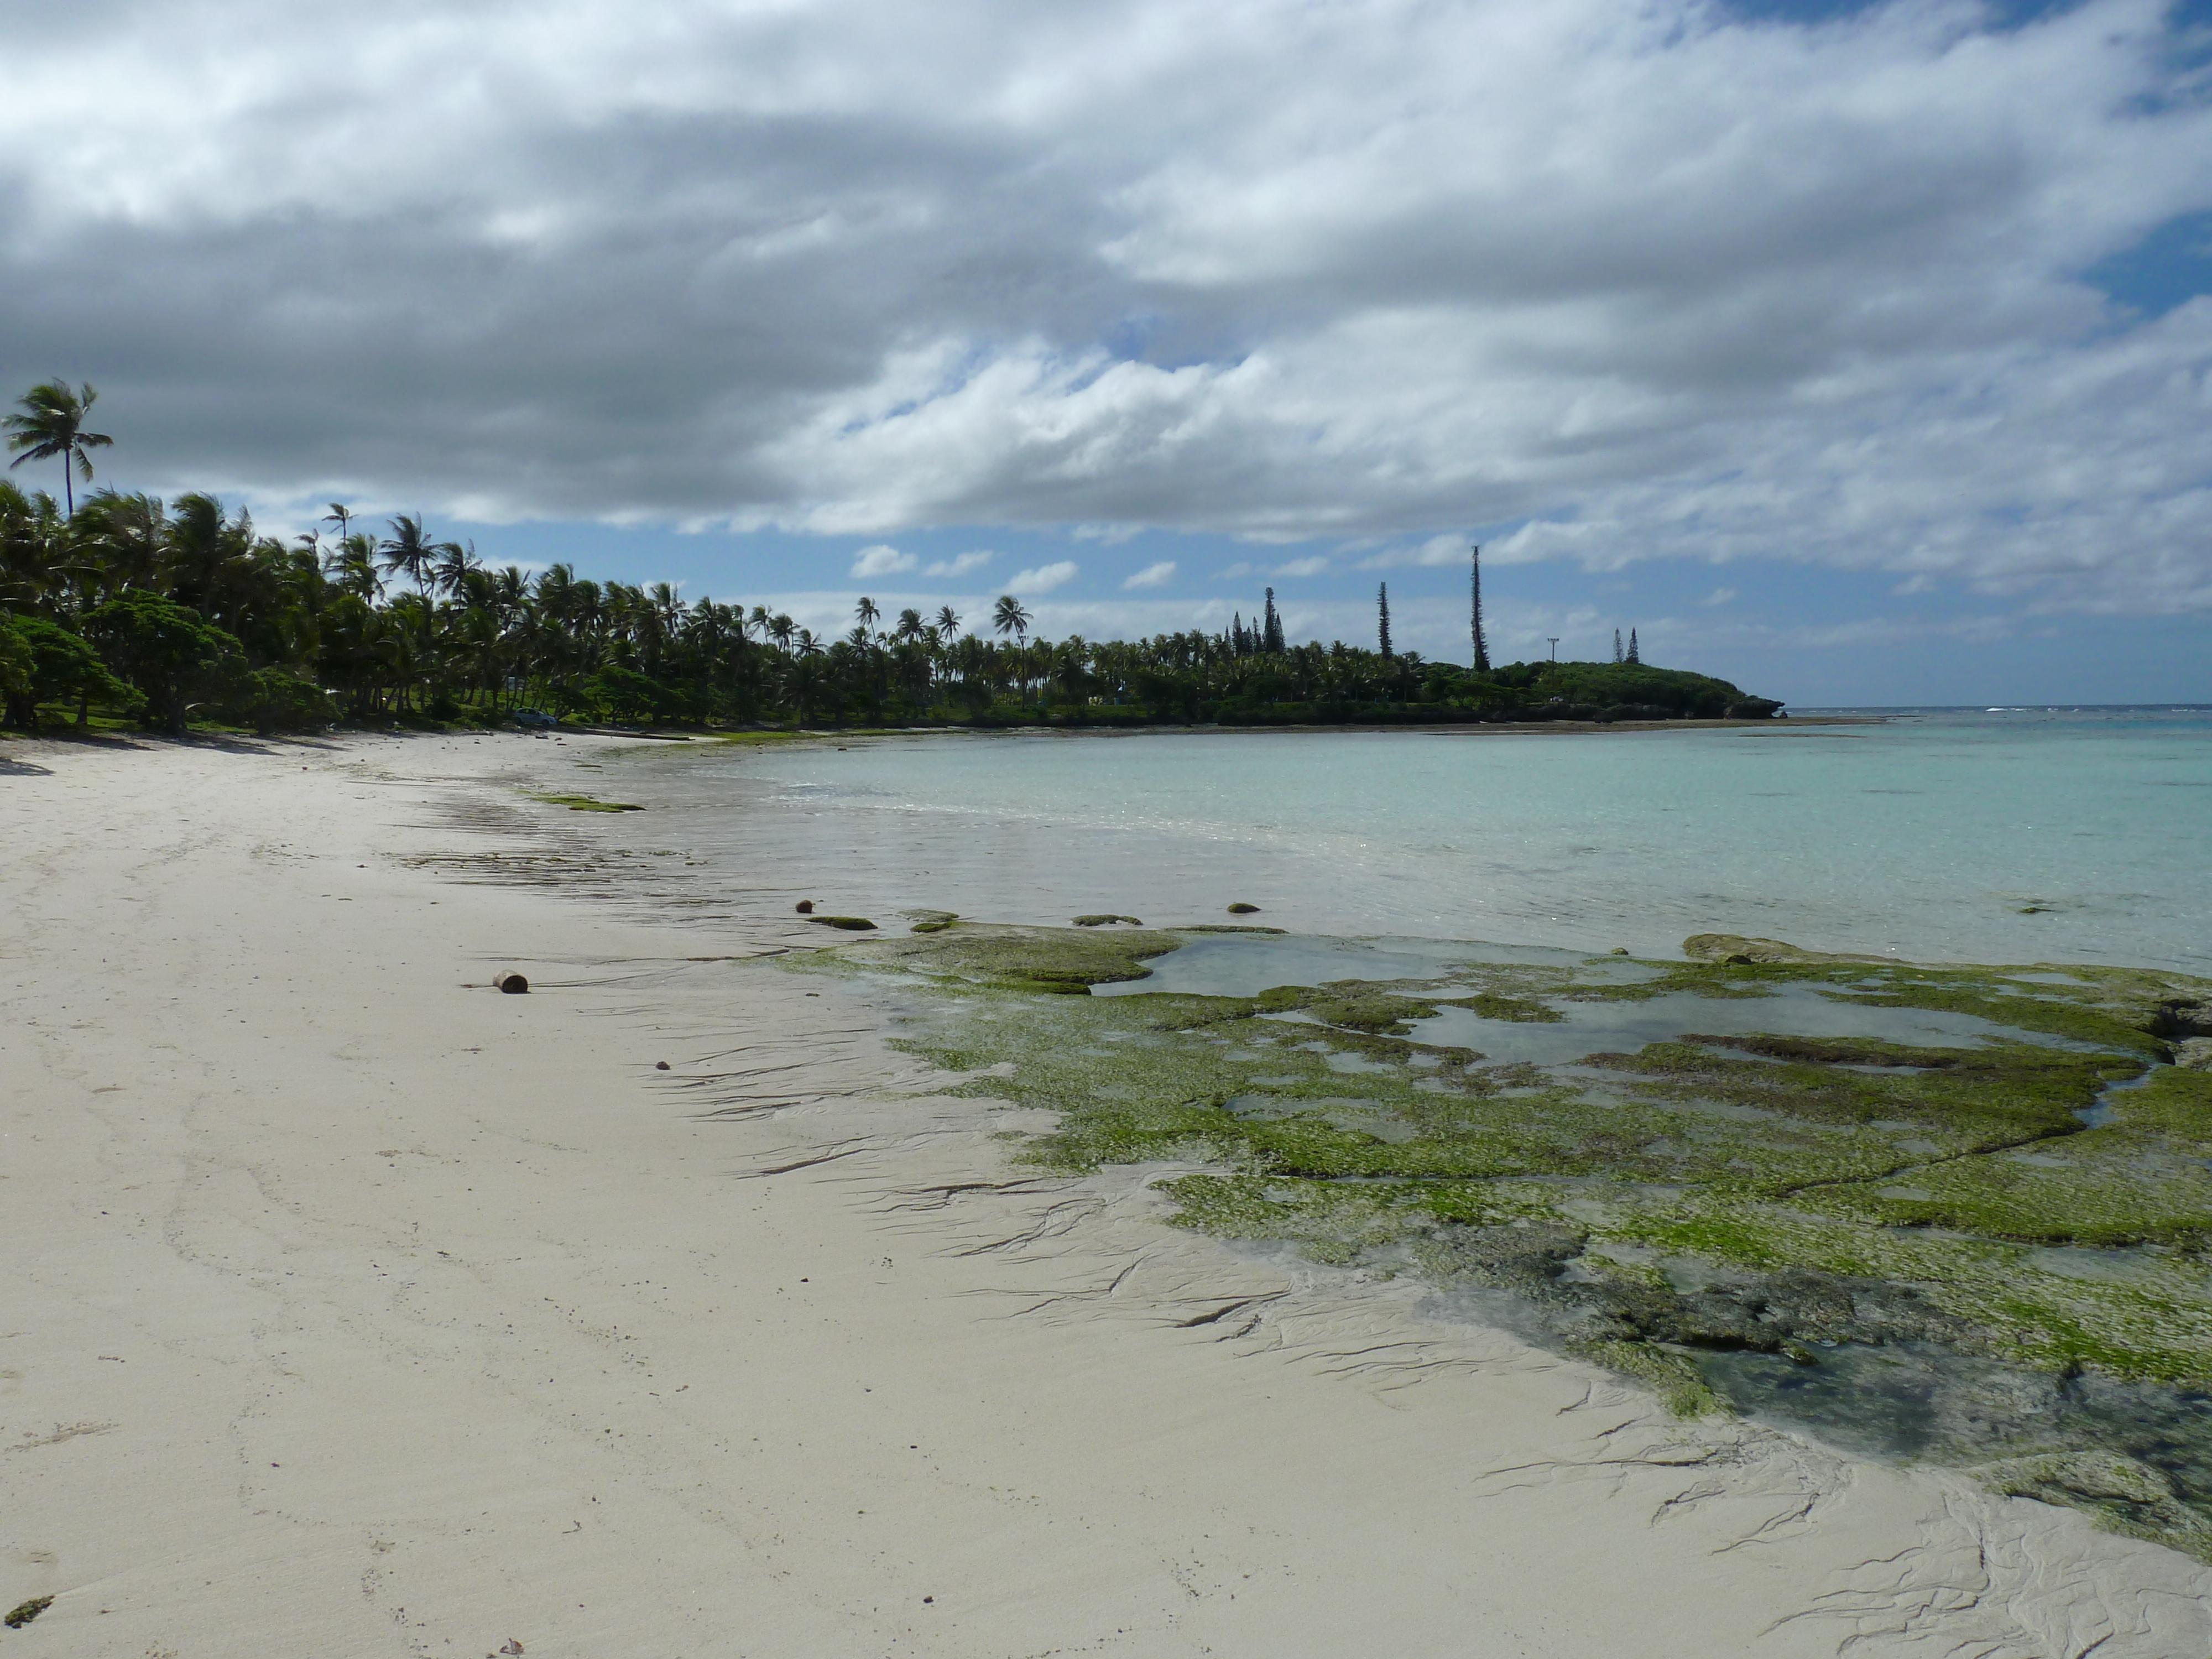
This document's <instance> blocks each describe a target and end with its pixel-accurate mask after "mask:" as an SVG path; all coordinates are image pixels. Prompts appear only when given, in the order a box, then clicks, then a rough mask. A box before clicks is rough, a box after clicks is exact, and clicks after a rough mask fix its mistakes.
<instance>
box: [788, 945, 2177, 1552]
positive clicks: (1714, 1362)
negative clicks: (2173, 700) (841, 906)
mask: <svg viewBox="0 0 2212 1659" xmlns="http://www.w3.org/2000/svg"><path fill="white" fill-rule="evenodd" d="M1086 920H1088V919H1087V918H1086ZM1197 931H1198V930H1195V929H1176V930H1174V931H1172V932H1168V931H1160V930H1147V929H1137V928H1128V927H1119V928H1110V929H1108V928H1088V927H1086V928H1082V929H1077V928H1018V927H991V926H985V925H982V924H976V923H970V922H965V921H963V922H959V923H957V925H954V926H950V927H946V928H945V929H944V930H943V931H940V932H938V933H933V934H931V935H928V936H927V937H926V938H920V939H916V938H912V937H908V938H903V939H871V940H869V941H868V942H866V943H865V944H860V945H853V946H850V947H847V948H845V949H842V950H840V951H833V952H826V953H820V954H818V955H817V957H814V958H812V959H811V960H810V961H809V962H808V963H805V966H806V967H808V968H810V969H813V970H816V971H836V972H841V973H847V974H854V975H863V976H866V977H869V978H883V977H886V976H888V977H890V978H891V979H892V980H893V981H895V982H896V983H897V984H899V985H900V986H902V987H905V988H906V989H907V990H908V991H911V990H912V989H914V988H915V987H927V989H928V990H929V991H930V992H931V993H932V994H927V995H923V996H921V997H915V996H912V995H905V996H902V998H901V999H900V1001H901V1006H902V1020H901V1024H900V1028H899V1036H898V1037H897V1039H896V1040H897V1042H899V1044H900V1045H901V1046H902V1047H903V1048H908V1049H909V1050H910V1051H912V1052H914V1053H916V1054H921V1055H925V1056H927V1057H928V1058H929V1059H931V1060H933V1061H935V1062H936V1063H938V1064H939V1065H941V1066H946V1067H948V1068H950V1069H953V1070H957V1071H963V1072H969V1073H976V1072H981V1071H986V1070H988V1071H991V1072H992V1073H993V1075H991V1076H990V1077H988V1078H982V1079H975V1080H974V1081H971V1082H968V1083H966V1084H963V1085H959V1087H960V1090H961V1091H964V1092H967V1093H969V1094H972V1095H975V1096H979V1097H993V1098H1002V1099H1006V1100H1010V1101H1012V1102H1015V1103H1018V1104H1020V1105H1023V1106H1026V1107H1042V1108H1047V1109H1050V1110H1051V1111H1053V1112H1054V1113H1055V1114H1056V1117H1055V1119H1054V1126H1055V1127H1053V1128H1051V1129H1050V1130H1049V1131H1048V1132H1047V1133H1042V1134H1041V1135H1038V1136H1036V1137H1035V1138H1033V1139H1030V1141H1028V1142H1027V1143H1026V1144H1025V1145H1024V1148H1023V1150H1022V1152H1021V1153H1020V1154H1019V1155H1020V1156H1022V1157H1024V1158H1027V1159H1029V1160H1030V1161H1032V1162H1034V1163H1036V1164H1042V1165H1044V1166H1047V1167H1049V1168H1053V1169H1057V1170H1068V1171H1087V1170H1096V1169H1097V1168H1100V1167H1102V1166H1104V1165H1109V1164H1136V1163H1143V1162H1148V1161H1155V1160H1178V1161H1183V1162H1186V1163H1196V1164H1200V1165H1202V1166H1204V1167H1203V1170H1202V1172H1201V1173H1196V1174H1188V1175H1184V1176H1180V1177H1177V1178H1175V1179H1172V1180H1169V1181H1165V1182H1162V1183H1161V1187H1162V1190H1163V1191H1164V1192H1165V1193H1166V1194H1167V1195H1168V1196H1169V1197H1170V1198H1171V1199H1172V1200H1174V1203H1175V1205H1176V1214H1175V1217H1174V1219H1175V1221H1176V1224H1177V1225H1182V1226H1185V1227H1189V1228H1193V1229H1195V1230H1198V1231H1205V1232H1209V1233H1212V1234H1216V1235H1218V1236H1221V1237H1232V1238H1244V1239H1271V1240H1279V1241H1284V1242H1285V1243H1290V1244H1291V1245H1293V1246H1294V1247H1295V1248H1297V1249H1299V1250H1301V1251H1302V1252H1304V1254H1306V1255H1309V1256H1310V1257H1311V1258H1312V1259H1314V1260H1316V1261H1323V1262H1328V1263H1332V1264H1336V1265H1340V1266H1343V1267H1354V1268H1364V1269H1367V1270H1370V1271H1374V1272H1376V1273H1390V1274H1401V1273H1410V1274H1413V1275H1416V1276H1418V1277H1419V1278H1420V1279H1423V1280H1425V1281H1426V1282H1428V1283H1430V1284H1431V1285H1434V1286H1435V1287H1436V1288H1437V1292H1438V1294H1439V1295H1440V1297H1443V1298H1444V1299H1445V1301H1446V1302H1447V1303H1449V1300H1450V1299H1451V1298H1452V1297H1455V1296H1458V1295H1462V1294H1468V1295H1474V1296H1477V1297H1479V1298H1480V1301H1481V1305H1482V1306H1484V1307H1486V1308H1495V1307H1498V1306H1500V1305H1506V1304H1510V1306H1511V1307H1513V1308H1514V1309H1516V1310H1519V1312H1518V1314H1517V1316H1516V1317H1518V1318H1519V1319H1520V1320H1521V1321H1522V1323H1523V1325H1524V1326H1525V1328H1527V1329H1528V1331H1530V1332H1531V1333H1533V1334H1535V1335H1536V1337H1537V1338H1538V1340H1544V1341H1547V1342H1549V1343H1551V1344H1552V1345H1553V1346H1557V1347H1559V1348H1560V1349H1562V1350H1564V1351H1566V1352H1574V1353H1577V1354H1579V1355H1582V1356H1583V1357H1585V1358H1589V1359H1592V1360H1594V1361H1596V1362H1597V1363H1600V1364H1606V1365H1608V1366H1610V1367H1612V1368H1613V1369H1614V1370H1618V1371H1620V1372H1622V1373H1624V1374H1626V1375H1628V1376H1633V1377H1636V1378H1638V1379H1640V1380H1641V1381H1643V1382H1644V1383H1647V1384H1649V1385H1650V1387H1652V1388H1653V1389H1655V1390H1656V1392H1657V1393H1658V1394H1659V1395H1661V1397H1662V1399H1664V1400H1666V1401H1668V1403H1669V1404H1670V1405H1671V1406H1672V1407H1674V1409H1676V1410H1678V1411H1680V1412H1684V1413H1693V1414H1694V1413H1701V1412H1705V1411H1710V1410H1714V1409H1719V1408H1721V1407H1723V1406H1724V1405H1727V1404H1733V1405H1735V1406H1736V1407H1742V1408H1748V1409H1757V1410H1762V1411H1773V1412H1776V1413H1782V1414H1784V1415H1790V1416H1794V1417H1796V1419H1797V1420H1800V1421H1803V1422H1807V1423H1808V1424H1810V1425H1814V1426H1815V1427H1818V1428H1820V1429H1822V1430H1823V1431H1829V1432H1832V1433H1834V1434H1835V1435H1837V1436H1838V1437H1839V1438H1841V1439H1844V1440H1846V1441H1850V1442H1851V1443H1855V1444H1858V1445H1861V1446H1863V1447H1866V1448H1869V1449H1877V1450H1884V1451H1887V1452H1889V1453H1891V1454H1892V1455H1912V1456H1927V1457H1936V1458H1941V1459H1942V1460H1943V1461H1945V1462H1950V1463H1953V1464H1954V1465H1958V1466H1960V1467H1967V1468H1975V1469H1978V1470H1980V1471H1982V1472H1983V1475H1984V1479H1985V1480H1988V1481H1989V1482H1990V1484H1991V1485H1992V1486H1996V1488H1997V1489H1999V1490H2003V1491H2018V1492H2025V1493H2029V1494H2031V1495H2033V1496H2037V1497H2039V1498H2046V1499H2048V1500H2050V1501H2054V1502H2063V1503H2069V1504H2075V1506H2076V1507H2079V1508H2081V1509H2084V1510H2088V1511H2089V1512H2091V1513H2093V1514H2094V1515H2096V1516H2100V1518H2101V1519H2102V1520H2104V1521H2105V1522H2107V1523H2108V1524H2111V1525H2113V1526H2116V1527H2119V1528H2122V1529H2124V1530H2128V1531H2130V1532H2136V1533H2140V1534H2142V1535H2145V1536H2152V1537H2156V1538H2159V1539H2160V1540H2162V1541H2166V1542H2167V1543H2170V1544H2172V1545H2173V1546H2175V1547H2180V1548H2185V1549H2189V1550H2191V1551H2194V1552H2197V1553H2203V1554H2208V1555H2212V1274H2208V1273H2207V1271H2206V1268H2207V1266H2208V1261H2207V1255H2208V1251H2212V1072H2204V1071H2199V1070H2192V1069H2188V1068H2185V1067H2182V1066H2175V1065H2172V1064H2171V1063H2169V1062H2170V1061H2171V1060H2172V1058H2173V1055H2174V1049H2173V1048H2172V1042H2171V1039H2172V1036H2174V1034H2175V1032H2176V1030H2177V1029H2178V1027H2179V1024H2181V1023H2182V1022H2183V1019H2184V1017H2183V1016H2180V1015H2177V1014H2176V1013H2175V1012H2174V1010H2176V1009H2177V1008H2180V1009H2185V1010H2186V1009H2191V1008H2197V1007H2201V1006H2203V1002H2204V999H2205V993H2206V990H2207V988H2208V987H2206V986H2205V985H2204V984H2203V982H2201V981H2192V980H2189V979H2187V978H2185V976H2182V975H2172V974H2163V973H2153V972H2134V971H2129V970H2123V969H2100V968H2069V969H2066V970H2065V971H2064V972H2063V974H2057V973H2054V972H2053V971H2052V970H2051V969H2048V968H2047V967H2038V968H2033V969H2029V968H2003V967H1993V968H1980V967H1950V966H1927V965H1922V964H1913V963H1895V962H1889V961H1881V960H1874V959H1869V958H1861V957H1830V956H1824V955H1821V954H1819V953H1815V952H1811V951H1797V950H1796V949H1795V948H1794V947H1791V946H1788V945H1781V944H1779V943H1778V942H1777V941H1771V940H1723V941H1722V942H1721V943H1720V944H1717V945H1714V944H1707V945H1702V946H1701V945H1700V941H1699V940H1692V942H1691V943H1692V949H1691V955H1692V958H1693V959H1692V960H1690V961H1687V962H1677V963H1665V962H1630V963H1622V962H1621V961H1620V958H1618V957H1610V958H1608V957H1597V958H1591V959H1589V960H1588V961H1586V962H1583V963H1578V964H1577V963H1574V962H1572V961H1570V960H1566V959H1564V958H1563V959H1561V960H1556V961H1510V960H1509V961H1500V960H1492V959H1485V957H1484V956H1483V953H1482V952H1480V951H1478V950H1475V949H1474V948H1472V947H1471V948H1470V950H1469V952H1468V960H1466V961H1465V962H1459V963H1452V962H1445V963H1441V964H1440V966H1439V969H1438V971H1437V973H1436V974H1435V975H1434V976H1433V977H1431V978H1428V979H1422V980H1408V979H1395V980H1387V981H1385V980H1376V981H1358V980H1334V981H1328V982H1326V983H1322V984H1318V985H1299V984H1285V985H1280V986H1275V987H1270V988H1267V989H1266V990H1264V991H1261V992H1259V993H1258V994H1255V995H1249V996H1227V995H1203V994H1191V993H1188V992H1181V991H1166V990H1162V991H1148V990H1146V988H1145V987H1144V986H1143V985H1142V983H1141V981H1142V980H1143V979H1144V978H1145V976H1146V975H1148V974H1149V973H1150V971H1151V969H1150V968H1149V967H1148V965H1147V964H1148V963H1152V962H1153V961H1156V960H1158V958H1159V957H1163V956H1164V955H1166V954H1167V953H1169V952H1170V951H1175V950H1176V949H1177V948H1178V947H1179V946H1180V945H1181V944H1182V939H1183V938H1185V937H1187V936H1188V934H1190V933H1194V932H1197ZM1295 943H1296V942H1295V941H1292V942H1290V944H1291V945H1295ZM1267 948H1273V947H1267ZM1284 948H1285V949H1286V950H1287V949H1289V948H1290V945H1285V947H1284ZM1285 959H1286V960H1287V959H1288V958H1287V957H1286V958H1285ZM1132 981H1138V982H1137V983H1134V984H1132ZM1108 984H1112V985H1116V986H1118V987H1121V989H1120V990H1119V991H1118V992H1117V994H1113V995H1110V996H1109V995H1101V996H1091V995H1089V994H1087V993H1088V992H1089V991H1090V989H1091V987H1092V986H1094V985H1108ZM1723 1014H1725V1015H1727V1016H1728V1017H1727V1018H1725V1019H1723V1018H1721V1016H1722V1015H1723ZM2187 1018H2194V1015H2193V1014H2191V1015H2189V1016H2187ZM1654 1022H1658V1023H1659V1024H1660V1026H1661V1028H1662V1030H1664V1032H1665V1034H1664V1035H1661V1036H1652V1035H1651V1031H1652V1029H1653V1025H1654ZM1716 1027H1718V1028H1719V1029H1715V1028H1716ZM1443 1036H1449V1038H1450V1039H1451V1040H1449V1041H1445V1040H1441V1039H1442V1038H1443ZM1621 1036H1628V1037H1630V1038H1631V1039H1632V1040H1630V1041H1627V1042H1622V1041H1620V1037H1621ZM1608 1037H1610V1038H1611V1039H1612V1040H1611V1041H1608V1040H1607V1039H1608ZM1538 1042H1541V1043H1542V1044H1545V1045H1549V1046H1548V1047H1544V1048H1531V1047H1530V1046H1529V1045H1531V1044H1532V1043H1538ZM1532 1054H1541V1055H1550V1056H1554V1057H1553V1058H1531V1057H1530V1056H1531V1055H1532ZM1501 1296H1502V1297H1504V1298H1505V1304H1501V1303H1500V1302H1499V1301H1498V1298H1499V1297H1501ZM2123 1396H2124V1397H2125V1400H2126V1401H2127V1404H2126V1407H2125V1409H2120V1408H2119V1407H2113V1406H2112V1403H2111V1402H2112V1401H2116V1400H2119V1399H2121V1398H2122V1397H2123ZM1992 1402H1994V1403H1992ZM2146 1424H2155V1425H2157V1430H2156V1432H2151V1431H2149V1430H2148V1429H2146V1428H2144V1427H2143V1426H2142V1425H2146Z"/></svg>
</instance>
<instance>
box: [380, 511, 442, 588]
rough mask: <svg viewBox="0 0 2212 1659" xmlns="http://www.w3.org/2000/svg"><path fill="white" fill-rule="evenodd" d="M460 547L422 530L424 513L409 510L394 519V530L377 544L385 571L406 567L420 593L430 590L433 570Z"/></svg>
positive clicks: (406, 571)
mask: <svg viewBox="0 0 2212 1659" xmlns="http://www.w3.org/2000/svg"><path fill="white" fill-rule="evenodd" d="M376 553H377V557H378V558H379V559H380V560H381V561H382V562H383V564H384V569H385V574H387V575H391V574H397V573H398V572H401V571H404V572H405V573H406V574H407V579H408V580H410V581H411V582H413V583H414V584H415V591H416V592H417V593H427V592H428V591H429V586H428V580H429V576H430V573H431V571H432V570H434V569H435V568H437V566H438V564H439V562H440V561H441V559H444V558H446V557H447V556H448V555H449V554H451V555H453V556H458V555H459V553H460V548H459V546H458V545H456V544H454V543H452V542H434V541H432V540H430V539H429V538H428V537H427V536H425V535H424V534H423V532H422V514H421V513H416V515H415V516H414V517H413V518H411V519H410V518H409V517H408V516H407V515H406V514H405V513H401V514H400V515H399V517H398V518H396V519H394V520H392V533H391V535H389V536H387V537H386V538H384V540H383V541H381V542H380V543H378V544H377V548H376Z"/></svg>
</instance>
